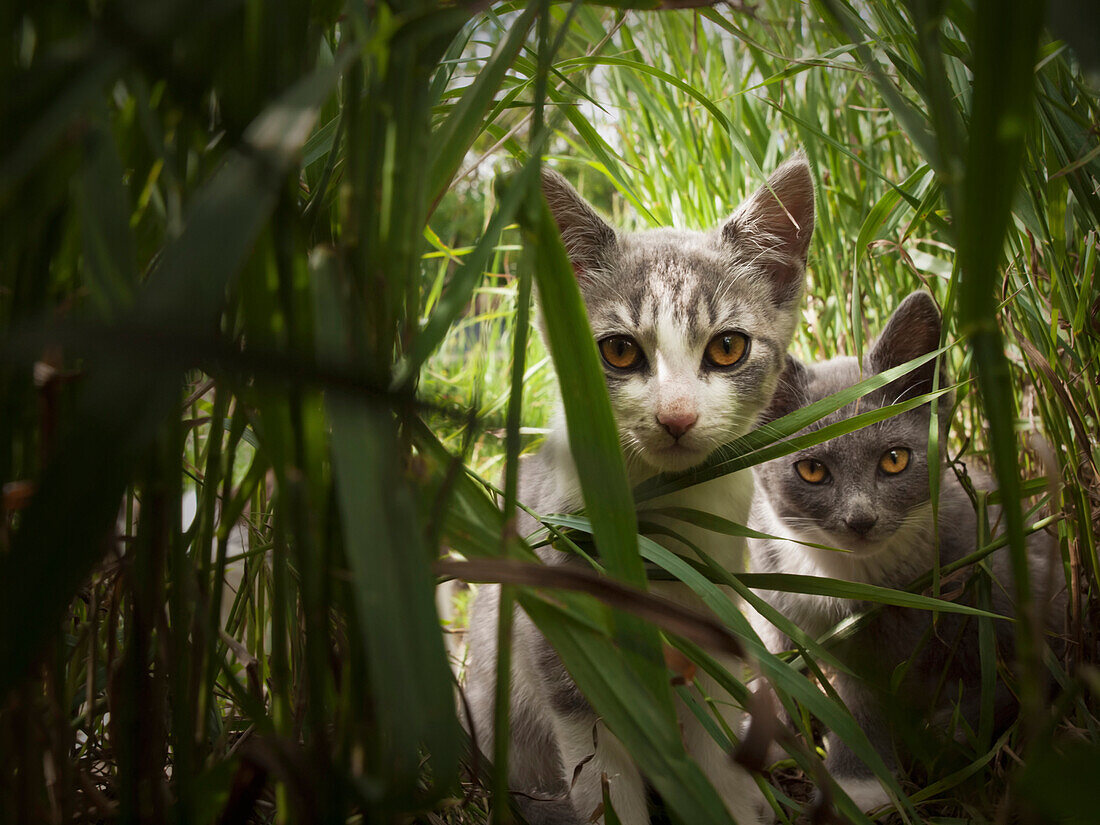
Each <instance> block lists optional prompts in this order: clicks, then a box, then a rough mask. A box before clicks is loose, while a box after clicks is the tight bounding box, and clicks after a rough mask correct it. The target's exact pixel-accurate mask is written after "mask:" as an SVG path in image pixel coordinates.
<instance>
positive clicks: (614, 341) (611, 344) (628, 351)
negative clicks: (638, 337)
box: [600, 335, 642, 370]
mask: <svg viewBox="0 0 1100 825" xmlns="http://www.w3.org/2000/svg"><path fill="white" fill-rule="evenodd" d="M600 355H602V356H603V360H604V361H606V362H607V363H608V364H610V365H611V366H613V367H615V369H619V370H629V369H633V368H634V367H638V366H641V364H642V348H641V347H639V346H638V342H637V341H635V340H634V339H633V338H628V337H627V336H625V335H612V336H610V337H608V338H604V339H603V340H602V341H600Z"/></svg>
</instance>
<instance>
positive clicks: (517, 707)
mask: <svg viewBox="0 0 1100 825" xmlns="http://www.w3.org/2000/svg"><path fill="white" fill-rule="evenodd" d="M499 591H500V588H499V587H498V586H497V585H482V586H481V588H480V590H479V592H478V595H477V600H476V601H475V603H474V607H473V611H472V614H471V618H470V630H469V636H470V659H469V665H468V668H467V672H466V686H465V690H466V706H467V707H468V710H469V714H468V718H467V727H468V728H469V729H470V732H471V733H472V734H474V737H475V739H476V742H477V745H478V747H479V748H480V749H481V752H482V753H483V754H485V755H486V756H491V754H492V750H493V744H494V743H493V712H494V705H495V691H496V677H497V649H496V632H497V619H498V615H499V605H500V592H499ZM543 647H548V645H547V644H546V640H545V639H544V638H543V636H542V634H540V633H539V632H538V630H537V629H536V628H535V626H534V625H533V624H532V622H531V620H530V618H528V616H527V614H526V613H524V612H523V611H522V610H519V609H517V610H516V612H515V618H514V624H513V636H512V654H513V655H512V683H511V697H510V705H511V713H510V716H511V719H510V721H511V742H510V751H509V757H508V787H509V788H510V789H511V790H512V792H513V793H512V799H513V801H514V802H515V804H516V807H517V808H518V809H519V811H520V813H521V814H523V817H524V819H526V820H527V821H528V822H529V823H530V825H583V820H581V819H580V818H579V817H578V816H577V814H576V812H575V811H574V810H573V805H572V803H571V801H570V799H569V789H568V785H567V784H566V783H565V782H564V781H563V780H562V763H561V759H560V756H559V747H558V742H557V740H556V734H555V730H554V724H553V716H552V713H551V712H550V711H549V709H548V707H547V702H546V701H545V690H544V688H543V685H542V684H541V683H540V680H539V673H540V671H539V668H538V663H537V661H536V659H535V657H536V654H537V653H538V652H539V651H540V650H541V649H542V648H543Z"/></svg>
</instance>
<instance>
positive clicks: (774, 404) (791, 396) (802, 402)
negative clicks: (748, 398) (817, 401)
mask: <svg viewBox="0 0 1100 825" xmlns="http://www.w3.org/2000/svg"><path fill="white" fill-rule="evenodd" d="M808 380H809V375H808V373H807V372H806V368H805V367H804V366H802V362H801V361H799V360H798V359H797V358H795V357H794V356H793V355H791V354H790V353H788V354H787V362H786V363H785V364H784V365H783V372H781V373H780V374H779V380H778V381H777V382H776V385H775V394H774V395H772V400H771V401H770V402H769V403H768V406H767V407H766V408H765V410H764V412H762V413H760V421H759V423H760V424H770V423H771V422H773V421H775V420H777V419H780V418H782V417H783V416H785V415H786V414H787V413H791V412H794V411H795V410H798V409H801V408H802V407H805V406H806V382H807V381H808Z"/></svg>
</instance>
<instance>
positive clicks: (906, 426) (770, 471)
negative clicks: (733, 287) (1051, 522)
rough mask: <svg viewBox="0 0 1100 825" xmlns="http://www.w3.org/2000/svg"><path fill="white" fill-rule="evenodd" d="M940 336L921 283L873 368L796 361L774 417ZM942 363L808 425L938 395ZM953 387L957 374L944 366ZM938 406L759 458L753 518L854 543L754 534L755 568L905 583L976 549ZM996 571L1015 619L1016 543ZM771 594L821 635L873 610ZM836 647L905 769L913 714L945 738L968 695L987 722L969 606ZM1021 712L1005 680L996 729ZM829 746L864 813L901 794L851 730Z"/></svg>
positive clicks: (927, 347)
mask: <svg viewBox="0 0 1100 825" xmlns="http://www.w3.org/2000/svg"><path fill="white" fill-rule="evenodd" d="M939 342H940V316H939V311H938V309H937V308H936V304H935V302H934V301H933V300H932V298H931V296H930V295H928V294H926V293H923V292H916V293H913V294H911V295H909V297H907V298H906V299H905V300H904V301H903V302H902V303H901V305H900V306H899V307H898V308H897V310H896V311H895V312H894V314H893V315H892V316H891V317H890V320H889V322H888V323H887V325H886V328H885V329H884V330H883V332H882V335H881V336H880V337H879V339H878V340H877V341H876V342H875V344H874V345H873V346H872V347H871V349H870V352H869V353H868V354H867V356H866V358H865V359H864V361H863V364H862V367H861V365H860V362H859V361H858V360H857V359H855V358H849V357H841V358H834V359H832V360H831V361H827V362H825V363H822V364H817V365H813V366H804V365H802V364H801V363H799V362H798V361H796V360H795V359H794V358H790V359H789V361H788V364H787V367H786V369H785V370H784V373H783V377H782V382H781V388H780V389H779V390H778V391H777V392H776V394H775V397H774V398H773V400H772V403H771V405H770V406H769V409H768V411H767V412H766V414H765V416H764V418H765V420H774V419H776V418H778V417H780V416H782V415H785V414H786V413H789V412H792V411H793V410H796V409H798V408H800V407H803V406H806V405H808V404H810V403H812V402H814V401H817V400H820V399H822V398H824V397H825V396H827V395H831V394H832V393H835V392H838V391H840V390H842V389H844V388H845V387H848V386H851V385H853V384H856V383H858V382H859V381H860V380H862V379H863V378H867V377H869V376H871V375H875V374H878V373H880V372H884V371H885V370H888V369H890V368H891V367H895V366H898V365H900V364H903V363H905V362H906V361H909V360H911V359H913V358H916V357H918V356H920V355H923V354H926V353H929V352H932V351H933V350H935V349H936V348H938V347H939ZM934 370H935V360H933V361H930V362H928V363H927V364H925V365H924V366H922V367H920V368H918V369H917V370H915V371H912V372H910V373H908V374H907V375H904V376H902V377H901V378H898V379H897V380H895V381H894V382H892V383H890V384H888V385H887V386H885V387H883V388H882V389H880V390H877V391H874V392H872V393H870V394H868V395H865V396H864V397H863V398H862V399H859V400H857V401H856V402H854V403H853V404H851V405H849V406H848V407H845V408H844V409H842V410H839V411H838V412H836V413H834V414H832V415H830V416H827V417H826V418H824V419H822V420H821V421H819V422H817V423H816V424H813V425H812V426H811V427H809V428H808V430H807V431H813V430H817V429H820V428H821V427H824V426H826V425H828V424H831V423H833V422H836V421H841V420H843V419H845V418H848V417H851V416H852V415H855V414H857V413H859V412H866V411H869V410H873V409H878V408H881V407H884V406H887V405H889V404H893V403H897V402H899V401H903V400H905V399H907V398H912V397H915V396H917V395H921V394H924V393H927V392H931V391H932V388H933V376H934ZM941 383H946V381H945V379H944V378H943V377H942V374H941ZM950 409H951V401H950V397H949V396H943V397H941V399H940V401H939V406H938V410H939V431H940V433H942V434H944V435H946V432H947V424H948V416H949V414H950ZM930 416H931V407H930V405H929V404H925V405H922V406H920V407H917V408H915V409H913V410H910V411H908V412H906V413H902V414H901V415H898V416H895V417H893V418H889V419H886V420H885V421H882V422H879V423H877V424H873V425H871V426H869V427H867V428H865V429H861V430H856V431H855V432H852V433H849V434H847V435H844V436H840V437H838V438H834V439H832V440H830V441H827V442H825V443H823V444H820V445H818V446H815V447H809V448H807V449H805V450H802V451H800V452H796V453H793V454H791V455H788V456H784V457H782V458H778V459H775V460H773V461H770V462H767V463H765V464H762V465H760V466H758V467H756V468H754V471H755V475H756V498H755V500H754V502H753V508H752V516H751V520H750V522H749V524H750V526H751V527H753V528H754V529H756V530H759V531H760V532H763V533H768V534H770V535H773V536H781V537H784V538H792V539H798V540H801V541H804V542H813V543H816V544H822V545H825V546H827V547H835V548H839V549H841V550H846V551H848V552H833V551H829V550H819V549H815V548H812V547H806V546H805V545H800V544H796V543H794V542H789V541H765V540H756V539H754V540H750V542H749V546H750V552H751V568H752V570H753V571H754V572H776V573H797V574H803V575H810V576H826V577H830V578H835V579H842V580H847V581H854V582H864V583H868V584H874V585H880V586H884V587H891V588H898V589H904V588H905V587H906V586H907V585H909V584H910V583H911V582H913V581H914V580H915V579H916V578H917V577H918V576H920V575H921V574H923V573H926V572H927V571H928V570H930V569H931V568H932V566H933V564H934V563H935V560H936V558H937V556H938V558H939V562H940V564H941V565H943V564H948V563H950V562H952V561H955V560H957V559H959V558H961V557H963V556H965V555H967V554H969V553H971V552H973V551H974V550H975V549H976V540H977V517H976V514H975V510H974V507H973V505H972V503H971V500H970V498H969V496H968V494H967V493H966V491H965V489H964V488H963V486H962V484H961V483H960V481H959V479H958V478H957V476H956V475H955V473H954V471H952V469H951V468H950V467H949V466H947V465H946V463H945V461H944V454H943V449H942V444H943V441H942V440H941V442H940V443H941V450H940V454H939V455H931V456H930V455H928V429H929V423H930ZM930 473H936V474H938V475H939V477H940V495H939V534H938V544H937V541H936V540H937V535H936V533H935V531H934V525H933V517H932V503H931V500H930V495H929V486H928V484H929V474H930ZM968 475H969V477H970V479H971V480H972V481H973V483H974V485H975V487H976V488H978V489H990V486H991V485H990V479H989V477H988V476H987V475H985V474H984V473H982V472H981V471H975V470H973V469H971V470H969V472H968ZM998 513H999V510H998V508H991V510H990V519H991V522H992V523H995V522H996V519H997V517H998ZM1050 549H1051V543H1050V541H1049V537H1047V536H1046V535H1045V534H1042V533H1039V534H1035V536H1033V539H1032V542H1031V551H1032V562H1033V567H1034V568H1035V570H1034V573H1033V577H1032V578H1033V581H1038V582H1042V581H1044V577H1049V576H1048V574H1050V573H1051V570H1050V569H1049V567H1048V565H1047V561H1048V559H1049V551H1050ZM992 569H993V574H994V578H995V581H994V582H993V588H992V589H993V609H994V610H995V611H996V612H998V613H1001V614H1003V615H1011V614H1012V605H1011V604H1010V602H1009V598H1008V595H1007V594H1008V593H1010V592H1011V583H1010V582H1011V580H1010V576H1009V573H1008V560H1007V557H1006V556H1005V555H1004V554H1003V553H1002V554H995V555H994V556H993V557H992ZM1039 589H1041V588H1039ZM968 594H969V591H968ZM760 595H761V596H763V597H764V598H765V599H766V600H767V601H768V602H769V603H771V604H772V605H773V606H774V607H776V608H777V609H778V610H779V612H780V613H782V614H783V615H785V616H786V617H787V618H789V619H791V620H792V621H794V623H795V624H797V625H798V626H800V627H801V628H802V629H803V630H805V631H806V632H807V633H809V634H810V635H811V636H817V635H820V634H821V633H823V632H825V631H826V630H828V629H829V628H831V627H833V626H834V625H836V624H837V622H839V621H840V620H841V619H843V618H845V617H847V616H849V615H852V614H853V613H855V612H856V611H857V610H859V609H861V608H862V607H865V605H863V604H860V603H854V602H851V601H849V600H845V599H836V598H829V597H824V596H810V595H803V594H796V593H783V592H778V591H762V592H761V593H760ZM967 597H969V596H967ZM967 597H964V598H967ZM1051 615H1053V611H1052V612H1051ZM754 626H756V627H757V629H758V631H759V632H760V634H761V637H762V638H763V640H764V642H765V644H766V645H767V646H768V648H769V649H770V650H772V651H773V652H775V651H780V650H784V649H789V648H790V640H789V639H787V638H786V637H785V636H784V635H783V634H782V633H780V632H779V631H778V630H776V628H775V627H774V626H773V625H771V624H770V623H769V622H767V621H765V620H763V619H762V618H761V617H759V616H754ZM994 628H995V633H996V642H997V648H998V654H999V657H1000V658H1002V659H1003V658H1008V659H1009V660H1010V659H1011V656H1012V645H1013V629H1012V626H1011V624H1010V623H1009V622H1005V621H995V622H994ZM930 631H931V632H930ZM834 652H835V653H836V655H837V657H838V658H839V659H840V660H841V662H843V663H844V664H846V665H848V666H849V667H850V668H851V670H852V671H853V673H855V674H858V676H857V677H853V676H850V675H846V674H843V673H838V674H836V679H835V685H836V689H837V692H838V693H839V694H840V696H841V698H842V699H843V700H844V702H845V704H846V705H847V706H848V708H849V710H851V711H852V713H853V715H854V717H855V719H856V721H857V722H859V723H860V724H861V726H862V727H863V729H864V731H865V732H866V733H867V735H868V737H869V739H870V740H871V743H872V744H873V745H874V746H875V749H876V750H877V751H878V752H879V753H880V755H881V756H882V757H883V758H884V760H885V761H886V763H887V765H889V766H890V767H891V768H892V769H895V770H896V767H897V766H896V762H895V756H894V752H895V746H896V745H898V743H897V742H895V741H894V740H895V739H897V738H900V737H898V736H894V735H893V734H898V733H900V731H899V729H898V726H899V725H903V724H904V720H905V719H909V720H915V721H917V722H919V723H921V724H931V725H932V727H933V728H934V729H935V728H937V727H939V728H941V730H940V731H939V733H940V735H943V734H944V733H945V731H943V730H942V728H945V727H946V723H945V722H944V718H945V717H946V715H947V711H948V709H949V708H950V706H951V705H952V704H953V703H955V702H957V703H958V705H959V708H960V710H961V716H962V718H963V720H965V722H966V723H967V724H968V725H970V726H971V727H972V728H973V729H975V730H976V729H977V727H978V721H979V713H980V704H979V701H980V666H981V665H980V656H979V648H978V632H977V623H976V621H974V620H972V619H971V620H967V619H966V618H964V617H961V616H959V615H958V614H941V615H940V617H939V621H938V624H937V626H936V628H935V629H934V630H933V628H932V627H931V614H930V613H929V612H928V611H922V610H909V609H904V608H897V607H886V608H883V609H881V610H880V611H879V612H878V613H877V614H876V615H875V616H874V618H873V619H871V621H870V622H869V623H868V624H867V625H865V626H864V627H862V628H861V629H859V630H858V631H857V632H856V633H855V634H854V635H853V636H852V637H851V638H849V639H848V640H846V641H844V642H842V643H840V644H839V645H837V646H836V648H835V649H834ZM903 663H907V664H908V672H907V674H906V676H905V678H904V680H903V681H902V683H901V685H900V686H899V689H898V690H897V691H896V692H895V689H894V686H893V684H892V679H893V678H894V677H895V669H896V668H898V666H899V665H901V664H903ZM945 673H946V678H944V674H945ZM941 679H942V682H941ZM960 693H961V696H960ZM1013 710H1014V704H1013V701H1012V697H1011V696H1010V695H1009V693H1008V691H1007V690H1006V689H1004V687H1003V686H1001V689H1000V692H999V693H998V695H997V701H996V708H995V714H994V715H995V720H994V723H995V725H997V726H1003V725H1004V724H1005V723H1007V722H1008V721H1009V720H1010V718H1011V715H1012V712H1013ZM936 720H938V721H939V724H938V725H937V724H936ZM826 742H827V747H828V757H827V760H826V766H827V767H828V769H829V771H830V773H831V774H832V775H833V776H834V778H835V779H836V780H837V781H838V782H839V783H840V785H841V786H842V787H843V788H844V789H845V791H846V792H847V793H848V795H849V796H851V797H852V799H853V800H854V801H855V802H856V803H857V804H859V805H861V807H862V808H863V809H864V810H871V809H872V808H875V807H878V806H879V805H882V804H885V803H886V802H887V801H888V799H887V795H886V793H885V791H884V790H883V789H882V787H881V786H880V785H879V783H878V782H877V780H875V779H874V778H873V775H872V773H871V771H870V769H869V768H867V767H866V766H865V765H864V764H863V763H862V761H860V760H859V759H858V758H856V757H855V756H854V754H852V752H851V751H850V750H849V749H848V747H847V746H846V745H845V744H844V743H843V742H842V741H840V739H839V738H838V737H832V736H830V737H827V740H826ZM899 747H900V746H899Z"/></svg>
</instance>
